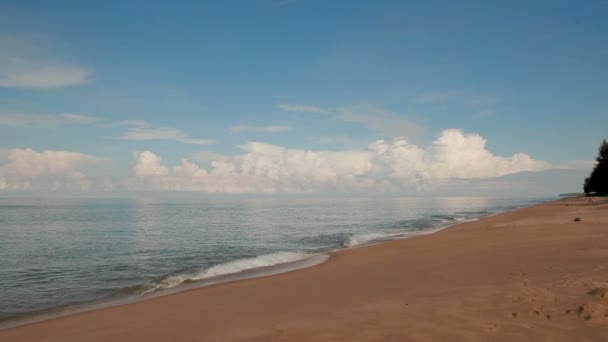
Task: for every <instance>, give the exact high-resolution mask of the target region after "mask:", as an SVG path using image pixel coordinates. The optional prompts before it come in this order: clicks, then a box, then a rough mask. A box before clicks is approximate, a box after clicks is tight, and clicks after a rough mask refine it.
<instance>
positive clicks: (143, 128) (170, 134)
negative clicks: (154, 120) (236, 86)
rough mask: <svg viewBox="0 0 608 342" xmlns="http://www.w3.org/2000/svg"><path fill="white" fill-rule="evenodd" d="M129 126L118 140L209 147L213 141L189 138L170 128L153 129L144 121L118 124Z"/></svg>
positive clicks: (126, 121) (128, 121)
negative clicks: (174, 142)
mask: <svg viewBox="0 0 608 342" xmlns="http://www.w3.org/2000/svg"><path fill="white" fill-rule="evenodd" d="M118 124H119V125H123V126H130V127H129V128H128V129H127V131H126V132H125V134H123V135H122V136H121V137H120V138H121V139H124V140H170V141H177V142H181V143H184V144H193V145H209V144H213V143H214V142H215V141H214V140H210V139H196V138H190V137H189V136H188V134H186V133H185V132H184V131H182V130H180V129H177V128H171V127H153V126H152V125H150V124H149V123H147V122H146V121H141V120H125V121H121V122H119V123H118Z"/></svg>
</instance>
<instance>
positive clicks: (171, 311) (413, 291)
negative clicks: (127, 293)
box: [0, 198, 608, 341]
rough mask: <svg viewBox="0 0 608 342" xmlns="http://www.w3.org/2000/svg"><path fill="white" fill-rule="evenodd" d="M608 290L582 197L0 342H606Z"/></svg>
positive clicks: (606, 259) (603, 251)
mask: <svg viewBox="0 0 608 342" xmlns="http://www.w3.org/2000/svg"><path fill="white" fill-rule="evenodd" d="M575 218H580V220H577V221H575ZM607 289H608V202H607V201H606V200H605V199H598V198H594V199H593V200H590V199H588V198H576V199H567V200H561V201H556V202H550V203H546V204H543V205H539V206H535V207H531V208H526V209H521V210H516V211H513V212H509V213H504V214H501V215H497V216H492V217H486V218H483V219H481V220H479V221H476V222H469V223H465V224H461V225H458V226H455V227H452V228H450V229H447V230H443V231H440V232H438V233H436V234H432V235H424V236H418V237H414V238H410V239H405V240H399V241H392V242H387V243H382V244H377V245H372V246H367V247H363V248H356V249H351V250H346V251H341V252H337V253H334V254H333V255H332V257H331V259H330V260H329V261H328V262H326V263H324V264H322V265H319V266H315V267H312V268H308V269H304V270H299V271H295V272H291V273H285V274H280V275H275V276H270V277H265V278H258V279H250V280H244V281H239V282H234V283H228V284H222V285H217V286H210V287H206V288H199V289H194V290H189V291H185V292H181V293H177V294H172V295H168V296H164V297H159V298H154V299H150V300H145V301H142V302H138V303H134V304H128V305H123V306H119V307H112V308H107V309H101V310H97V311H91V312H86V313H81V314H76V315H72V316H67V317H62V318H57V319H52V320H47V321H43V322H39V323H35V324H30V325H26V326H21V327H16V328H12V329H8V330H4V331H0V341H137V340H142V341H455V340H461V341H528V340H529V341H605V340H607V339H608V290H607Z"/></svg>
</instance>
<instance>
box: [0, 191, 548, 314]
mask: <svg viewBox="0 0 608 342" xmlns="http://www.w3.org/2000/svg"><path fill="white" fill-rule="evenodd" d="M545 200H548V199H547V198H542V199H492V198H469V197H461V198H455V197H450V198H342V197H340V198H308V197H306V198H294V197H272V198H268V197H266V198H217V199H213V198H205V199H179V200H176V199H171V200H167V199H154V198H139V199H23V198H22V199H8V198H0V326H9V325H12V324H15V322H20V321H23V320H28V319H32V318H36V317H41V316H48V315H52V314H57V313H61V312H69V311H71V310H81V309H86V308H87V307H92V306H94V305H99V304H100V303H111V302H115V301H124V300H137V299H140V298H145V297H146V296H154V295H158V294H163V293H167V292H170V291H175V290H179V289H181V288H184V287H187V286H190V287H192V286H202V285H205V284H210V283H214V282H220V281H226V280H235V279H240V278H245V277H251V276H259V275H263V274H269V273H277V272H283V271H287V270H289V269H294V268H298V267H305V266H309V265H312V264H315V263H319V262H322V261H323V260H324V258H326V257H325V255H324V253H327V252H329V251H333V250H338V249H343V248H351V247H355V246H360V245H364V244H369V243H375V242H380V241H385V240H390V239H397V238H405V237H410V236H414V235H418V234H425V233H432V232H434V231H437V230H439V229H442V228H445V227H447V226H450V225H453V224H456V223H459V222H465V221H469V220H475V219H477V218H479V217H481V216H485V215H491V214H495V213H499V212H503V211H507V210H511V209H515V208H519V207H524V206H529V205H532V204H534V203H538V202H541V201H545Z"/></svg>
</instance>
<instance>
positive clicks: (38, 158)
mask: <svg viewBox="0 0 608 342" xmlns="http://www.w3.org/2000/svg"><path fill="white" fill-rule="evenodd" d="M3 155H4V157H3V159H6V161H5V163H3V164H2V165H0V190H54V191H58V190H62V191H72V190H90V189H92V187H93V183H92V181H91V179H90V178H89V177H88V176H87V174H86V170H87V169H88V168H91V167H97V166H99V165H100V164H101V163H105V162H107V161H108V160H107V159H104V158H99V157H95V156H91V155H87V154H82V153H75V152H66V151H42V152H37V151H34V150H32V149H11V150H8V151H4V153H3Z"/></svg>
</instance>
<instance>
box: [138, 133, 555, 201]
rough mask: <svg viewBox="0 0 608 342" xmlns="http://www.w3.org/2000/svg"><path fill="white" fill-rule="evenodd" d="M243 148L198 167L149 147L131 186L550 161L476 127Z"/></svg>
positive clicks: (415, 179) (373, 175)
mask: <svg viewBox="0 0 608 342" xmlns="http://www.w3.org/2000/svg"><path fill="white" fill-rule="evenodd" d="M241 148H242V149H243V151H244V153H243V154H241V155H237V156H233V157H228V156H224V157H223V158H218V159H217V160H213V161H211V162H210V166H209V167H208V168H203V167H201V166H199V165H197V164H195V163H193V162H191V161H189V160H185V159H184V160H182V161H181V164H180V165H178V166H176V167H174V168H169V167H167V166H165V165H164V164H163V162H162V160H161V158H160V157H159V156H157V155H156V154H154V153H153V152H151V151H144V152H137V153H135V154H134V158H135V165H134V167H133V178H132V179H131V182H130V186H131V187H132V188H134V189H155V190H182V191H206V192H230V193H252V192H253V193H309V192H320V193H329V192H345V193H348V192H403V191H421V190H426V189H429V188H432V187H434V186H437V184H442V183H445V182H449V181H450V180H454V179H488V178H492V177H499V176H503V175H507V174H511V173H516V172H520V171H540V170H545V169H548V168H550V167H551V166H550V165H549V164H548V163H546V162H542V161H537V160H534V159H532V158H531V157H530V156H528V155H526V154H524V153H518V154H515V155H513V156H510V157H502V156H496V155H494V154H492V153H491V152H490V151H488V150H487V149H486V141H485V139H483V138H482V137H481V136H479V135H477V134H466V133H463V132H462V131H459V130H446V131H444V132H443V133H442V134H441V135H440V136H439V138H437V140H435V141H434V142H433V143H432V144H431V145H430V146H429V147H426V148H423V147H420V146H418V145H415V144H412V143H409V142H408V141H407V140H405V139H403V138H399V139H394V140H392V141H383V140H378V141H375V142H373V143H371V144H370V145H369V146H368V149H366V150H347V151H308V150H299V149H288V148H285V147H282V146H276V145H271V144H265V143H260V142H249V143H247V144H245V145H243V146H241Z"/></svg>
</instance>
